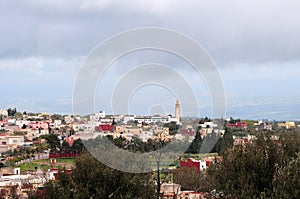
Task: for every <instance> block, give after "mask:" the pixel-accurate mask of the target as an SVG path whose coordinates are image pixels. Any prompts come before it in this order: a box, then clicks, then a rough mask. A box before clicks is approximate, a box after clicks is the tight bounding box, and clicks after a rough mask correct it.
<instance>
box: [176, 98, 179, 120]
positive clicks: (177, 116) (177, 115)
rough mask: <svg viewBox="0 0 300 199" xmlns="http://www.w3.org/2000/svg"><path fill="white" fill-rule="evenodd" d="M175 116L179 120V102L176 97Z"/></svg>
mask: <svg viewBox="0 0 300 199" xmlns="http://www.w3.org/2000/svg"><path fill="white" fill-rule="evenodd" d="M175 118H177V119H178V121H179V120H180V104H179V101H178V99H177V100H176V104H175Z"/></svg>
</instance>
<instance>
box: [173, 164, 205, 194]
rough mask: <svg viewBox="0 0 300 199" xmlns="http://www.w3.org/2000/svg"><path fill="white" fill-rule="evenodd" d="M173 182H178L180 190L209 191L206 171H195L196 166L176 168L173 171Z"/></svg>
mask: <svg viewBox="0 0 300 199" xmlns="http://www.w3.org/2000/svg"><path fill="white" fill-rule="evenodd" d="M173 177H174V183H177V184H180V185H181V189H182V190H193V191H196V192H207V191H210V188H211V184H210V180H209V179H208V178H207V175H206V171H197V168H195V167H194V168H187V167H183V168H177V169H175V170H174V171H173Z"/></svg>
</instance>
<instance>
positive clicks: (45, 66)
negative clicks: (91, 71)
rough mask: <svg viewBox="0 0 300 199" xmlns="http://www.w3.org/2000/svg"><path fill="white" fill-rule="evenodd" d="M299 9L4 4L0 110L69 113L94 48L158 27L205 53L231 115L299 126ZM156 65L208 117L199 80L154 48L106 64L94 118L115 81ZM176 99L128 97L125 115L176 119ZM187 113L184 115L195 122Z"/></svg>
mask: <svg viewBox="0 0 300 199" xmlns="http://www.w3.org/2000/svg"><path fill="white" fill-rule="evenodd" d="M299 10H300V3H299V2H298V1H294V0H285V1H283V0H282V1H279V0H265V1H258V0H251V1H250V0H246V1H237V0H227V1H221V0H200V1H199V0H187V1H184V2H183V1H179V0H165V1H164V0H153V1H138V0H136V1H134V0H127V1H122V0H118V1H117V0H103V1H85V0H72V1H71V0H70V1H69V0H66V1H58V0H52V1H50V0H49V1H33V0H32V1H26V0H24V1H14V0H3V1H0V30H1V31H0V81H1V98H0V109H7V108H9V107H17V109H18V110H20V111H27V112H49V113H63V114H72V113H73V109H72V107H73V106H72V103H73V99H72V97H73V90H74V85H75V81H76V78H77V75H78V73H79V72H80V68H81V66H82V64H83V63H84V61H85V60H86V59H87V57H88V55H89V54H90V52H91V51H92V50H93V49H94V48H95V47H96V46H97V45H98V44H99V43H101V42H103V41H104V40H106V39H107V38H109V37H111V36H112V35H115V34H118V33H120V32H122V31H126V30H130V29H134V28H142V27H161V28H167V29H172V30H175V31H178V32H180V33H182V34H185V35H187V36H189V37H191V38H193V39H194V40H195V41H197V42H198V43H199V44H200V45H201V46H202V47H203V48H204V49H206V51H207V53H208V54H209V56H210V57H211V59H212V60H213V61H214V63H215V65H216V66H217V68H218V71H219V74H220V76H221V78H222V81H223V85H224V89H225V94H226V116H227V117H230V116H233V117H239V118H242V119H257V120H259V119H269V120H273V119H276V120H297V119H299V120H300V115H299V113H300V91H299V89H298V88H297V87H298V85H299V83H300V79H299V75H300V67H299V64H300V56H299V55H300V37H299V35H300V25H299V24H300V12H299ZM174 42H176V41H174ZM152 62H156V63H162V64H167V65H169V66H171V67H174V68H175V69H176V71H178V72H179V73H180V74H182V75H183V76H184V77H185V78H186V79H187V81H188V82H189V84H190V85H191V88H192V89H193V90H194V91H195V95H196V97H197V102H198V105H199V107H200V108H199V109H200V116H207V115H208V116H209V115H210V114H211V101H210V97H209V96H210V95H209V91H208V90H207V87H206V86H205V82H204V81H203V80H201V79H199V76H198V75H197V74H195V72H193V71H192V70H190V67H189V66H188V64H186V63H184V62H183V61H182V60H179V59H178V57H174V56H173V55H170V54H169V53H165V52H157V51H153V50H152V51H151V50H145V51H143V52H134V53H130V54H128V55H127V56H124V57H122V58H120V59H119V60H116V62H115V63H113V64H112V65H111V68H109V70H108V71H107V74H106V75H104V77H103V79H101V80H99V82H98V86H97V90H96V91H95V99H96V100H95V110H105V111H106V112H108V113H109V112H112V109H111V93H112V92H113V89H114V88H115V86H116V82H118V80H119V79H120V78H121V77H122V75H124V74H126V72H128V70H130V68H131V67H134V66H137V65H140V64H145V63H152ZM149 75H154V76H156V75H157V74H155V73H154V74H149ZM139 78H143V77H142V76H141V77H139ZM177 83H178V82H177ZM179 83H180V82H179ZM175 100H176V96H174V93H173V94H172V92H170V91H169V90H168V89H167V88H164V87H162V86H159V85H146V86H143V87H140V88H139V89H138V90H136V91H135V92H134V93H132V96H131V98H130V99H128V110H129V113H133V114H150V113H151V114H152V113H154V112H155V111H163V112H164V113H165V114H169V113H171V114H173V112H174V105H175ZM191 108H193V107H189V108H187V109H186V111H185V112H183V113H182V114H183V115H185V116H197V114H196V115H195V113H194V112H193V111H190V109H191ZM153 111H154V112H153Z"/></svg>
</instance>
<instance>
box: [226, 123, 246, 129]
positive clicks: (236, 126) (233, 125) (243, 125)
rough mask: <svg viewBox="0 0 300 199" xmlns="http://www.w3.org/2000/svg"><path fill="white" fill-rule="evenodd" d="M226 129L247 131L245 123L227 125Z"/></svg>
mask: <svg viewBox="0 0 300 199" xmlns="http://www.w3.org/2000/svg"><path fill="white" fill-rule="evenodd" d="M227 127H233V128H243V129H247V123H246V122H236V123H235V124H227Z"/></svg>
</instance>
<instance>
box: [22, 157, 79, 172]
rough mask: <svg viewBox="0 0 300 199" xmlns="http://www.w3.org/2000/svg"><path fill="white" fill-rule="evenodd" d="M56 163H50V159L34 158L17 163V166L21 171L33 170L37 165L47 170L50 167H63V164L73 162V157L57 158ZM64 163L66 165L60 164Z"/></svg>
mask: <svg viewBox="0 0 300 199" xmlns="http://www.w3.org/2000/svg"><path fill="white" fill-rule="evenodd" d="M56 163H59V164H50V159H44V160H34V161H32V163H24V164H21V165H18V166H17V167H20V169H21V172H23V171H30V170H35V167H39V168H41V169H42V170H44V171H45V170H48V169H51V168H63V167H64V166H67V165H70V164H75V159H74V158H57V159H56ZM62 164H66V165H62Z"/></svg>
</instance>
